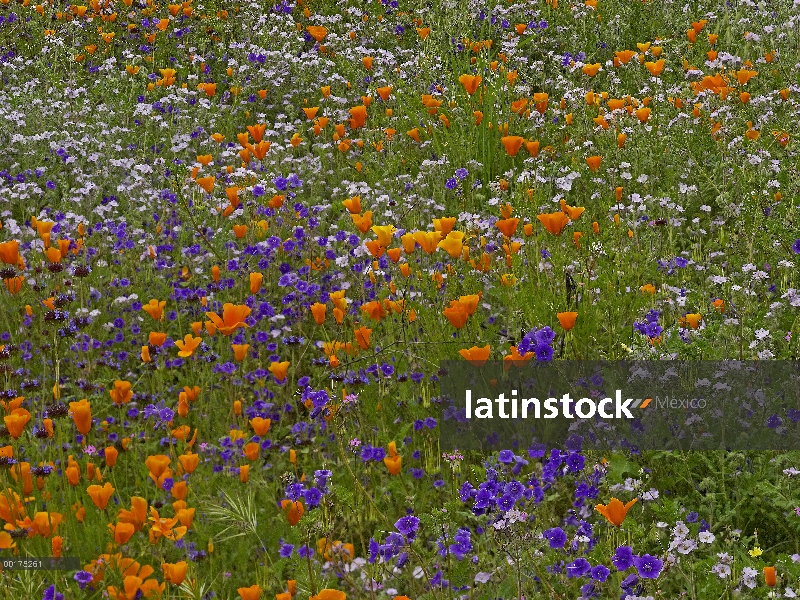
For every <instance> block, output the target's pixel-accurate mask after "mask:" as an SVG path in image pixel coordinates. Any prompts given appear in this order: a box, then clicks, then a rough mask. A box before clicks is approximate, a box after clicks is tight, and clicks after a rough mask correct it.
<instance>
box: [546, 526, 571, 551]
mask: <svg viewBox="0 0 800 600" xmlns="http://www.w3.org/2000/svg"><path fill="white" fill-rule="evenodd" d="M542 535H543V536H544V539H546V540H547V541H549V542H550V547H551V548H563V547H564V544H566V543H567V534H566V533H564V530H563V529H561V527H554V528H553V529H548V530H546V531H544V532H542Z"/></svg>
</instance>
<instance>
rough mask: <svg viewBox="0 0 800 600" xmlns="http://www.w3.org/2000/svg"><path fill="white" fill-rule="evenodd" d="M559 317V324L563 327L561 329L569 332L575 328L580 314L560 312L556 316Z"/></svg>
mask: <svg viewBox="0 0 800 600" xmlns="http://www.w3.org/2000/svg"><path fill="white" fill-rule="evenodd" d="M556 317H558V323H559V325H561V328H562V329H563V330H564V331H569V330H570V329H572V328H573V327H575V321H576V320H577V318H578V313H576V312H560V313H558V314H557V315H556Z"/></svg>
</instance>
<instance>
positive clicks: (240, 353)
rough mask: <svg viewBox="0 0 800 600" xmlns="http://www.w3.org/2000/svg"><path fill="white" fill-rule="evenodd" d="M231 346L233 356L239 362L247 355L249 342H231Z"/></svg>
mask: <svg viewBox="0 0 800 600" xmlns="http://www.w3.org/2000/svg"><path fill="white" fill-rule="evenodd" d="M231 348H232V349H233V358H234V359H235V360H237V361H238V362H241V361H243V360H244V359H245V358H246V357H247V351H248V350H249V349H250V344H231Z"/></svg>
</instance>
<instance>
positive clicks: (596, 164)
mask: <svg viewBox="0 0 800 600" xmlns="http://www.w3.org/2000/svg"><path fill="white" fill-rule="evenodd" d="M602 160H603V157H602V156H587V157H586V164H587V165H589V168H590V169H591V170H592V171H597V169H599V168H600V162H601V161H602Z"/></svg>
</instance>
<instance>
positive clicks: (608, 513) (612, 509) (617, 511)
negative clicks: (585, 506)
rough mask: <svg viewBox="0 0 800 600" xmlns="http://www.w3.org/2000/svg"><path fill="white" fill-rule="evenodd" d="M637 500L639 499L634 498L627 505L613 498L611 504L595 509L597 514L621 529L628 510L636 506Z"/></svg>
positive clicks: (601, 505) (599, 505)
mask: <svg viewBox="0 0 800 600" xmlns="http://www.w3.org/2000/svg"><path fill="white" fill-rule="evenodd" d="M637 500H638V498H634V499H633V500H631V501H630V502H628V503H627V504H623V503H622V502H620V501H619V500H617V499H616V498H611V502H609V503H608V505H607V506H606V505H603V504H598V505H597V506H595V509H597V512H599V513H600V514H601V515H603V516H604V517H605V518H606V519H607V520H608V522H609V523H611V524H612V525H613V526H614V527H619V526H620V525H622V522H623V521H624V520H625V515H627V514H628V510H629V509H630V507H631V506H633V505H634V504H636V501H637Z"/></svg>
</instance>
